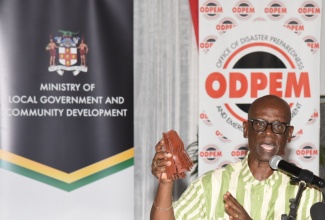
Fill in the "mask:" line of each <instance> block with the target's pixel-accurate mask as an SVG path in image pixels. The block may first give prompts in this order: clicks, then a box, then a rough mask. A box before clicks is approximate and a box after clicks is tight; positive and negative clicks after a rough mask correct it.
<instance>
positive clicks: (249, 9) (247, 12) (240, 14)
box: [232, 1, 255, 20]
mask: <svg viewBox="0 0 325 220" xmlns="http://www.w3.org/2000/svg"><path fill="white" fill-rule="evenodd" d="M232 12H233V13H234V14H235V15H236V16H237V18H238V19H239V20H248V19H250V18H251V17H252V16H253V14H255V8H254V7H253V6H252V4H251V3H250V2H249V1H240V2H238V3H237V4H236V6H235V7H233V8H232Z"/></svg>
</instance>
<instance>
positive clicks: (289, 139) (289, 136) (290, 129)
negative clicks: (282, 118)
mask: <svg viewBox="0 0 325 220" xmlns="http://www.w3.org/2000/svg"><path fill="white" fill-rule="evenodd" d="M288 129H289V133H288V143H290V141H291V138H292V134H293V130H294V127H293V126H290V127H288Z"/></svg>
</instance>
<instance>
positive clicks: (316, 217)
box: [310, 202, 325, 220]
mask: <svg viewBox="0 0 325 220" xmlns="http://www.w3.org/2000/svg"><path fill="white" fill-rule="evenodd" d="M310 216H311V219H312V220H322V219H324V216H325V203H323V202H316V203H315V204H314V205H312V206H311V208H310Z"/></svg>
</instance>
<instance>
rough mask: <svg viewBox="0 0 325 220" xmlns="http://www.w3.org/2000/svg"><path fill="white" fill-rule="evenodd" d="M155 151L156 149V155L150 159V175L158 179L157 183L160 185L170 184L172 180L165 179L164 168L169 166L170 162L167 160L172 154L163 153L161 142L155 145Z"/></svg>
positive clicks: (162, 143)
mask: <svg viewBox="0 0 325 220" xmlns="http://www.w3.org/2000/svg"><path fill="white" fill-rule="evenodd" d="M155 149H156V154H155V156H154V158H153V159H152V163H151V172H152V174H153V175H154V176H155V177H156V178H157V179H159V182H161V183H168V182H172V181H173V180H169V179H167V175H166V166H170V165H171V162H170V161H168V160H167V159H168V158H170V157H172V154H171V153H168V152H166V151H165V149H164V141H163V140H160V141H159V142H158V143H157V145H156V147H155Z"/></svg>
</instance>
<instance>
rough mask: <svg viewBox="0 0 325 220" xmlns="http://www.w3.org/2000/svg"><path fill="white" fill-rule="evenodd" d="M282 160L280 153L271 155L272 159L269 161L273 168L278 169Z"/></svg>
mask: <svg viewBox="0 0 325 220" xmlns="http://www.w3.org/2000/svg"><path fill="white" fill-rule="evenodd" d="M280 160H282V157H280V156H279V155H274V156H273V157H271V159H270V161H269V164H270V167H271V168H272V169H273V170H277V169H278V164H279V162H280Z"/></svg>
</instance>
